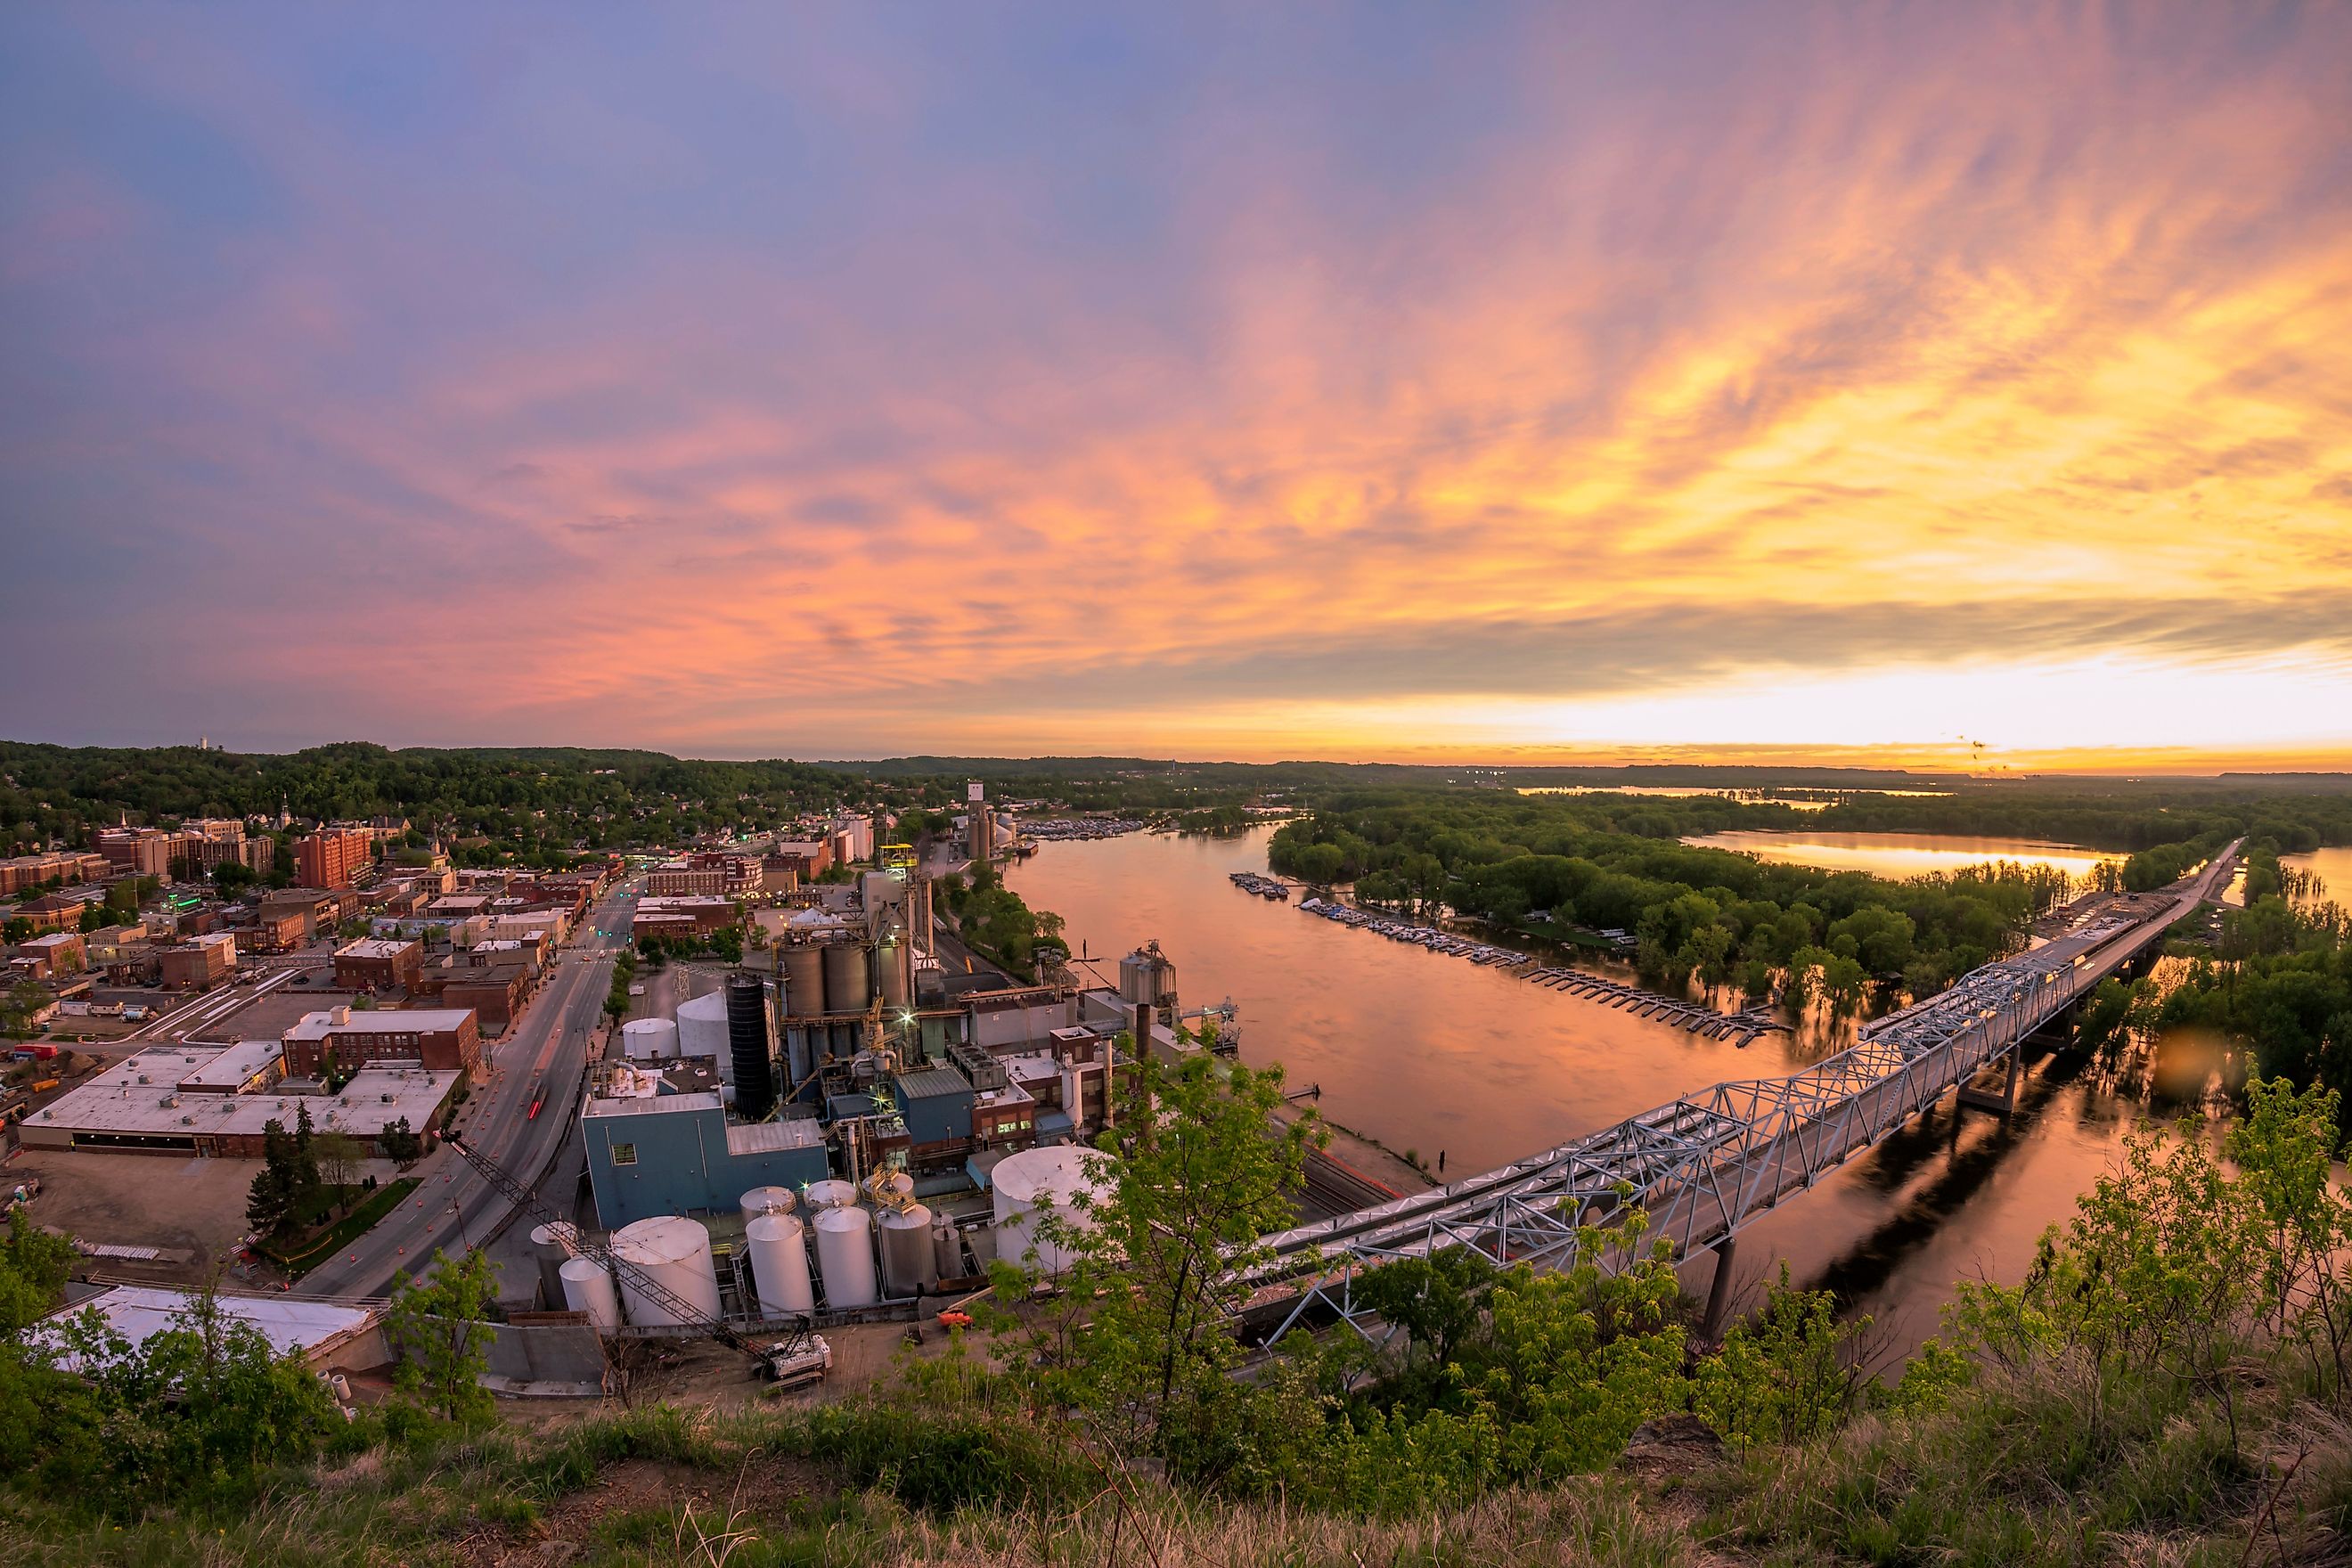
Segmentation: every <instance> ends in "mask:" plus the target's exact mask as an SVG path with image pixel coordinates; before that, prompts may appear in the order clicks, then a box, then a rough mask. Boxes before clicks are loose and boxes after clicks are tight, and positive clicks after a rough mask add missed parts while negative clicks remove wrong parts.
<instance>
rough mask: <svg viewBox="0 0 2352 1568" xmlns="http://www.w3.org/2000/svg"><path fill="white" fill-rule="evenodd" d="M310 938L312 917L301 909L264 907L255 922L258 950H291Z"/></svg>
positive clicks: (255, 945) (256, 946)
mask: <svg viewBox="0 0 2352 1568" xmlns="http://www.w3.org/2000/svg"><path fill="white" fill-rule="evenodd" d="M308 941H310V915H309V914H308V913H307V912H306V911H304V910H283V909H281V910H271V909H264V910H262V911H261V912H260V914H259V915H257V917H255V919H254V922H253V950H254V951H255V952H293V951H294V950H295V949H296V948H298V947H300V946H301V945H302V944H303V943H304V942H308Z"/></svg>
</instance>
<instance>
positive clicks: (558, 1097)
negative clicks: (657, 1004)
mask: <svg viewBox="0 0 2352 1568" xmlns="http://www.w3.org/2000/svg"><path fill="white" fill-rule="evenodd" d="M600 929H601V930H603V931H606V932H610V933H614V934H610V935H605V936H598V935H597V934H595V933H596V931H598V930H600ZM628 929H629V914H628V906H627V904H626V903H625V901H624V900H623V898H622V896H621V894H620V893H619V892H618V891H616V892H615V893H614V896H613V897H611V898H608V899H607V900H605V901H604V903H602V904H600V905H598V906H597V908H596V910H595V912H594V913H593V915H591V916H590V917H589V918H588V920H587V921H584V922H583V932H584V934H583V935H582V936H580V937H578V938H576V939H575V940H574V942H573V943H572V945H571V946H569V947H567V948H565V949H564V950H563V951H562V954H561V956H560V957H559V958H558V959H557V960H556V962H555V964H554V966H553V973H551V974H550V975H549V976H548V978H547V980H546V982H545V983H544V984H543V985H542V986H541V990H540V994H538V995H537V996H536V997H534V998H533V999H532V1000H531V1003H530V1006H529V1008H528V1009H527V1010H526V1011H525V1012H524V1014H523V1019H522V1022H521V1023H520V1025H519V1026H517V1027H516V1029H515V1031H514V1033H513V1034H512V1035H511V1036H510V1037H509V1038H508V1039H507V1040H505V1041H504V1042H503V1043H501V1044H499V1045H498V1046H496V1047H484V1059H485V1061H486V1062H487V1063H488V1064H489V1066H488V1082H486V1083H481V1084H477V1085H476V1086H475V1088H474V1091H473V1094H472V1096H471V1097H470V1098H469V1099H467V1101H466V1104H465V1106H464V1108H463V1109H462V1110H459V1111H458V1113H457V1129H458V1131H460V1132H461V1133H462V1134H463V1135H464V1136H465V1137H466V1138H467V1139H468V1140H469V1141H471V1142H472V1143H473V1144H474V1146H475V1147H476V1148H477V1149H478V1150H479V1151H480V1152H483V1153H485V1154H488V1156H489V1157H490V1158H491V1159H493V1160H496V1161H497V1162H498V1163H500V1164H502V1165H504V1166H505V1167H506V1168H507V1169H508V1170H509V1171H511V1172H513V1173H515V1174H516V1175H517V1176H518V1177H520V1178H521V1179H522V1180H523V1181H525V1182H529V1183H533V1184H536V1183H537V1181H538V1179H539V1176H540V1172H541V1167H542V1166H544V1165H545V1164H546V1163H547V1162H548V1161H549V1160H550V1159H551V1158H552V1157H553V1156H554V1153H555V1151H556V1149H557V1148H558V1147H559V1146H560V1145H561V1144H562V1142H563V1139H564V1136H565V1134H566V1133H567V1132H569V1131H570V1130H571V1127H572V1121H573V1120H574V1118H575V1117H576V1116H577V1114H578V1106H579V1097H580V1089H581V1084H582V1082H583V1078H584V1076H585V1074H586V1069H587V1044H588V1037H589V1034H590V1032H591V1031H592V1030H593V1027H594V1026H595V1024H596V1021H597V1018H598V1016H599V1015H600V1014H601V1013H602V1012H603V1009H604V997H605V994H606V993H607V992H608V991H609V990H610V989H611V986H612V983H613V982H612V975H613V963H612V960H613V955H614V953H616V952H620V951H621V950H622V949H623V948H624V947H625V946H627V945H628ZM541 1089H543V1090H544V1092H545V1103H544V1104H543V1105H542V1106H541V1110H540V1112H539V1114H538V1115H537V1116H536V1117H531V1116H529V1115H528V1112H529V1111H530V1103H531V1100H533V1099H534V1098H536V1097H537V1096H538V1094H539V1093H540V1091H541ZM409 1174H411V1175H414V1176H416V1177H418V1178H420V1179H421V1181H422V1182H423V1185H422V1186H420V1187H419V1188H418V1189H417V1191H416V1193H415V1195H414V1196H413V1197H412V1198H411V1199H410V1200H409V1201H408V1202H406V1203H404V1204H403V1205H401V1206H400V1208H399V1209H398V1210H396V1211H394V1213H392V1214H390V1215H385V1216H384V1218H383V1221H382V1222H381V1223H379V1224H378V1225H377V1226H375V1228H374V1229H373V1230H371V1231H369V1232H368V1233H367V1234H366V1235H365V1236H363V1237H360V1238H359V1240H357V1241H356V1242H354V1243H352V1245H351V1246H350V1247H345V1248H344V1249H343V1250H342V1252H341V1253H340V1254H339V1255H338V1256H337V1257H336V1258H334V1259H333V1260H332V1261H331V1262H328V1263H325V1264H322V1265H320V1267H319V1268H314V1269H312V1270H311V1271H310V1273H309V1274H308V1275H306V1276H304V1277H303V1279H301V1280H300V1281H299V1283H298V1284H297V1285H296V1286H295V1287H294V1289H295V1292H296V1293H297V1294H299V1295H304V1296H343V1297H349V1296H384V1295H389V1294H390V1293H391V1292H392V1290H393V1289H394V1286H395V1285H396V1284H397V1283H398V1282H399V1279H400V1277H401V1276H403V1275H404V1274H407V1273H409V1272H410V1271H411V1270H413V1269H415V1268H419V1267H421V1266H422V1265H423V1264H425V1263H426V1262H427V1261H429V1260H430V1259H431V1258H432V1256H433V1251H434V1248H436V1247H445V1248H446V1249H448V1250H449V1251H450V1252H452V1253H455V1252H457V1251H458V1250H460V1249H461V1248H462V1247H467V1246H473V1247H478V1246H481V1245H483V1244H484V1242H485V1240H486V1239H487V1238H488V1236H489V1233H490V1231H491V1228H492V1227H493V1226H496V1225H498V1223H499V1221H500V1220H501V1219H503V1218H505V1217H506V1215H507V1212H508V1209H509V1205H508V1203H507V1201H506V1200H505V1199H504V1198H502V1197H500V1196H499V1194H498V1193H497V1192H496V1191H494V1190H493V1189H492V1188H491V1187H490V1185H489V1184H488V1183H487V1182H485V1181H483V1180H482V1178H481V1177H480V1176H479V1175H478V1174H477V1173H475V1172H474V1171H473V1169H472V1168H471V1167H469V1166H468V1165H467V1163H465V1162H464V1161H463V1160H461V1159H459V1158H458V1157H457V1155H456V1154H455V1153H453V1152H450V1151H449V1150H447V1149H446V1148H440V1147H437V1146H436V1148H435V1150H434V1151H433V1152H432V1153H430V1154H428V1155H427V1156H425V1159H423V1160H422V1161H420V1162H418V1163H417V1164H416V1166H415V1168H414V1169H413V1170H412V1171H410V1172H409ZM556 1206H557V1207H558V1208H559V1209H566V1210H568V1208H569V1206H570V1204H569V1199H568V1196H566V1197H564V1198H562V1199H560V1200H559V1201H558V1203H557V1205H556ZM516 1223H517V1224H523V1223H525V1222H524V1221H522V1220H518V1221H517V1222H516Z"/></svg>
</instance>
